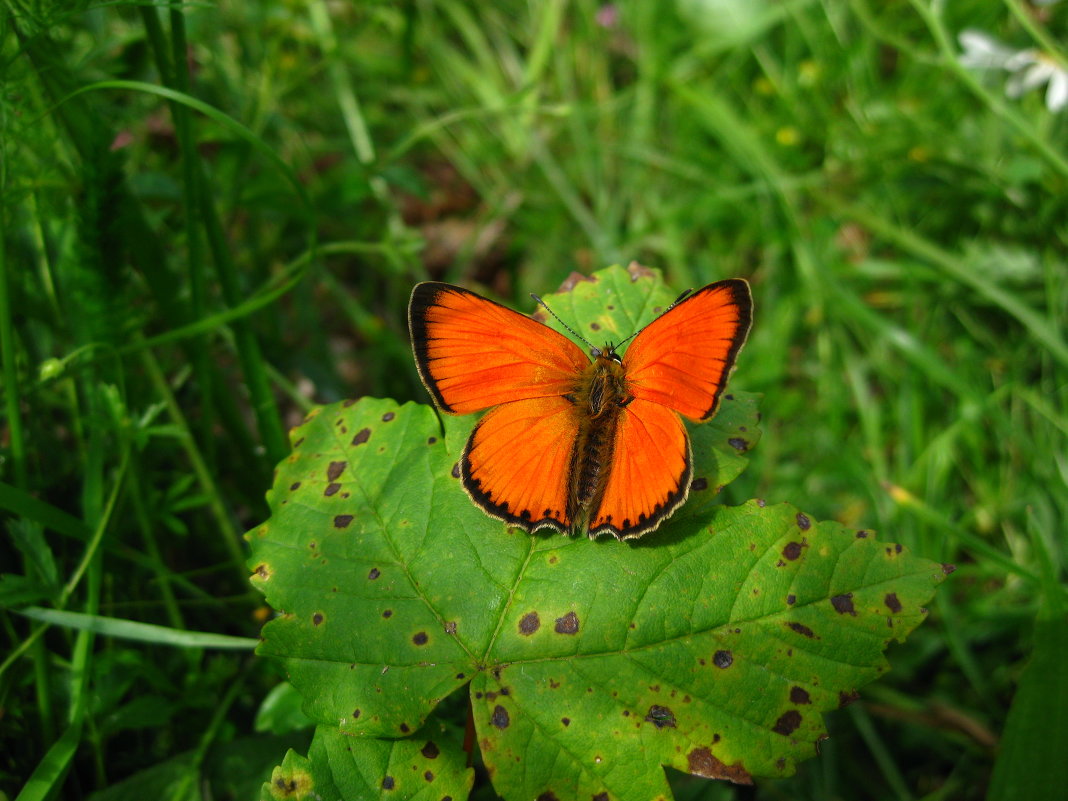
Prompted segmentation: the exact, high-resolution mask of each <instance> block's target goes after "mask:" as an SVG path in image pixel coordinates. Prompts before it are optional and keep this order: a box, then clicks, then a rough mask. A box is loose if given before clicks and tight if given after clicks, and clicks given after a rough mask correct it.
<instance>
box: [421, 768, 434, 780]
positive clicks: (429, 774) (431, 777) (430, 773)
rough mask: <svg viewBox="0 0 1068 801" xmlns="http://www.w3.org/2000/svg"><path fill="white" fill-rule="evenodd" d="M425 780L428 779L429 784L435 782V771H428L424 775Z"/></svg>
mask: <svg viewBox="0 0 1068 801" xmlns="http://www.w3.org/2000/svg"><path fill="white" fill-rule="evenodd" d="M423 778H424V779H426V780H427V781H428V782H432V781H434V773H433V771H429V770H428V771H427V772H426V773H424V774H423Z"/></svg>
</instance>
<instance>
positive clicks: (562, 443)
mask: <svg viewBox="0 0 1068 801" xmlns="http://www.w3.org/2000/svg"><path fill="white" fill-rule="evenodd" d="M578 425H579V423H578V418H577V416H576V415H575V407H574V406H573V405H572V404H571V403H570V402H569V401H568V400H566V399H565V398H563V397H559V396H558V397H549V398H532V399H530V400H521V401H514V402H512V403H506V404H504V405H502V406H498V407H497V408H496V409H492V410H490V411H489V412H487V413H486V415H485V416H484V417H483V418H482V419H481V420H479V422H478V425H476V426H475V429H474V431H472V432H471V437H470V439H468V441H467V447H466V448H465V449H464V455H463V459H462V460H461V463H460V474H461V477H462V478H463V482H464V487H465V488H466V489H467V492H468V494H470V495H471V497H472V499H474V501H475V502H476V503H477V504H478V505H479V506H481V507H482V508H483V509H485V510H486V511H487V512H488V513H489V514H491V515H493V516H494V517H497V518H499V519H501V520H504V521H505V522H507V523H510V524H512V525H516V526H521V527H522V528H525V529H527V530H528V531H532V530H533V529H535V528H538V527H540V526H551V527H552V528H555V529H556V530H557V531H566V530H567V529H568V527H569V526H570V525H571V521H570V519H569V518H568V516H567V491H568V471H569V469H570V465H571V454H572V451H573V449H574V446H575V440H576V438H577V437H578Z"/></svg>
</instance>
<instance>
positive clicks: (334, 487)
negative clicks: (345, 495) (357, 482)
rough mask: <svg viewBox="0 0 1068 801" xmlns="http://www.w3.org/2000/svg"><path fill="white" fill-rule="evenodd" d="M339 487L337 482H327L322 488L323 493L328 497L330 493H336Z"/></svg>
mask: <svg viewBox="0 0 1068 801" xmlns="http://www.w3.org/2000/svg"><path fill="white" fill-rule="evenodd" d="M339 489H341V485H340V484H338V483H337V482H334V483H333V484H327V485H326V489H324V490H323V495H325V496H326V497H327V498H329V497H330V496H331V495H336V494H337V491H338V490H339Z"/></svg>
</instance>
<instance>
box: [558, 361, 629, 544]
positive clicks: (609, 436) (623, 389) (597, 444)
mask: <svg viewBox="0 0 1068 801" xmlns="http://www.w3.org/2000/svg"><path fill="white" fill-rule="evenodd" d="M568 397H569V399H570V400H571V402H572V403H573V404H574V406H575V410H574V413H575V415H576V417H577V418H578V421H579V423H578V436H577V437H576V439H575V447H574V450H573V451H572V454H571V466H570V470H569V475H568V501H567V517H568V519H569V520H570V521H571V526H570V533H571V534H573V535H574V534H584V533H586V531H587V529H588V524H589V521H590V518H591V517H592V516H593V515H594V514H595V513H596V512H597V510H598V509H599V508H600V506H601V501H602V499H603V498H604V492H605V488H606V487H607V486H608V477H609V473H610V467H611V465H612V455H613V452H614V449H615V442H616V430H617V428H618V427H619V419H620V415H621V414H623V407H624V405H625V403H626V401H627V398H628V393H627V382H626V375H625V373H624V370H623V366H622V365H621V364H620V363H619V361H618V359H616V358H613V354H612V353H611V351H609V352H608V355H599V356H598V357H597V359H596V361H594V362H593V363H592V364H590V366H589V368H587V370H586V371H585V372H584V373H583V374H582V376H581V379H580V380H579V382H578V384H577V386H576V388H575V391H574V392H573V393H571V394H570V395H569V396H568Z"/></svg>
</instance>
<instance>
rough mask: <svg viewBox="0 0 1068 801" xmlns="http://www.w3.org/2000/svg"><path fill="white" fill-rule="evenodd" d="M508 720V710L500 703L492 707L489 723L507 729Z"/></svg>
mask: <svg viewBox="0 0 1068 801" xmlns="http://www.w3.org/2000/svg"><path fill="white" fill-rule="evenodd" d="M509 722H510V721H509V719H508V710H507V709H505V708H504V707H503V706H501V705H500V704H497V706H495V707H494V708H493V716H492V717H491V718H490V723H492V724H493V725H494V726H496V727H497V728H498V729H507V728H508V723H509Z"/></svg>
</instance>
